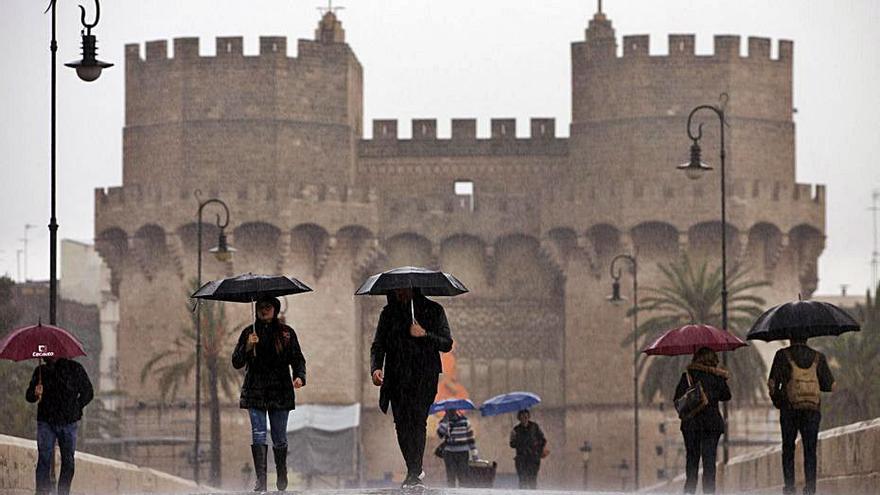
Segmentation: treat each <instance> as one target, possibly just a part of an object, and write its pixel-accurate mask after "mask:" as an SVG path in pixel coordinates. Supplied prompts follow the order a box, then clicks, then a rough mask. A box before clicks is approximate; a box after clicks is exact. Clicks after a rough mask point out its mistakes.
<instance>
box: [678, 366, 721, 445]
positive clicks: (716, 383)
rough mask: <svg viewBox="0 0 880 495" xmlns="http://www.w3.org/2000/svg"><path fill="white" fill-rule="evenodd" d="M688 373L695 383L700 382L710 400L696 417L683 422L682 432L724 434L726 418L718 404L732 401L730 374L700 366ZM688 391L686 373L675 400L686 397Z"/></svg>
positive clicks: (683, 375) (692, 367) (691, 368)
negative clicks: (728, 378)
mask: <svg viewBox="0 0 880 495" xmlns="http://www.w3.org/2000/svg"><path fill="white" fill-rule="evenodd" d="M688 373H690V375H691V380H693V383H696V382H700V383H701V384H702V385H703V391H704V392H706V397H707V398H708V399H709V404H708V405H707V406H706V407H705V408H703V410H702V411H700V412H699V413H698V414H697V415H696V416H694V417H692V418H688V419H685V420H682V422H681V430H682V431H705V432H723V431H724V418H722V417H721V412H720V411H719V410H718V403H719V402H725V401H729V400H730V397H731V396H730V387H728V386H727V377H728V374H727V372H726V371H723V370H721V369H719V368H711V367H709V366H702V365H698V364H691V365H689V366H688ZM687 389H688V380H687V375H686V374H685V373H682V374H681V380H679V381H678V387H676V388H675V400H678V398H679V397H681V396H682V395H684V393H685V392H686V391H687Z"/></svg>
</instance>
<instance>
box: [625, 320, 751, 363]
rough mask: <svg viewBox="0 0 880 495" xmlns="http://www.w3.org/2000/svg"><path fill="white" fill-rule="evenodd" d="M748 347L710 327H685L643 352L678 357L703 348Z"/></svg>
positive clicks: (727, 334) (657, 341)
mask: <svg viewBox="0 0 880 495" xmlns="http://www.w3.org/2000/svg"><path fill="white" fill-rule="evenodd" d="M747 345H749V344H747V343H745V342H743V341H742V340H740V339H739V337H737V336H736V335H734V334H732V333H730V332H725V331H724V330H719V329H717V328H715V327H713V326H710V325H685V326H683V327H681V328H673V329H672V330H669V331H667V332H666V333H664V334H663V335H661V336H660V338H659V339H657V340H655V341H654V343H653V344H651V345H650V346H648V348H647V349H645V350H644V351H642V352H644V353H645V354H648V355H651V356H678V355H681V354H693V353H695V352H697V350H698V349H699V348H701V347H708V348H709V349H712V350H713V351H715V352H722V351H732V350H734V349H739V348H740V347H745V346H747Z"/></svg>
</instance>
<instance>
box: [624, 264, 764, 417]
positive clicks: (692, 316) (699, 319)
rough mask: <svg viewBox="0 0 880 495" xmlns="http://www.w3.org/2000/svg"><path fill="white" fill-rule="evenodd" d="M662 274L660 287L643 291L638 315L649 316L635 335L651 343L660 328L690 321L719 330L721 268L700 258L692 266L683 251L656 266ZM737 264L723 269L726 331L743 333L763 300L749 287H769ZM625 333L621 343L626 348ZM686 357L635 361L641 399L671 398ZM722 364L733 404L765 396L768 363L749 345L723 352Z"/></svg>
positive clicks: (761, 306)
mask: <svg viewBox="0 0 880 495" xmlns="http://www.w3.org/2000/svg"><path fill="white" fill-rule="evenodd" d="M658 267H659V268H660V271H661V272H662V274H663V278H664V280H663V283H662V285H661V286H659V287H649V288H647V289H645V292H647V294H648V296H647V297H645V298H643V299H642V300H641V303H640V305H639V307H638V311H639V313H640V314H646V315H650V316H649V317H648V319H647V320H646V321H645V322H644V323H642V324H640V325H639V327H638V329H637V333H638V336H637V338H638V339H639V340H640V341H642V342H645V343H646V344H647V343H650V342H653V341H654V340H656V339H657V338H659V337H660V335H662V334H663V332H665V331H667V330H669V329H671V328H676V327H680V326H683V325H688V324H693V323H704V324H707V325H712V326H715V327H718V328H721V269H720V268H717V269H714V270H711V271H710V270H709V268H708V264H707V263H706V262H705V261H704V262H703V263H701V264H700V265H699V266H696V267H695V266H694V265H693V264H692V263H691V260H690V258H689V257H688V256H687V255H684V256H682V257H681V258H680V259H679V260H677V261H674V262H671V263H668V264H663V263H660V264H658ZM747 275H748V272H747V271H746V270H743V269H742V267H741V266H738V265H737V266H734V267H733V268H731V269H730V270H729V271H728V274H727V285H728V310H727V312H728V324H729V325H728V326H729V329H730V331H732V332H734V333H735V334H737V335H738V336H739V337H743V335H742V334H743V332H744V330H747V329H748V328H749V326H750V325H751V324H752V322H753V321H754V320H755V318H756V317H757V316H758V315H760V314H761V313H762V312H763V306H764V303H765V302H764V299H762V298H761V297H758V296H756V295H754V294H752V293H751V291H753V290H754V289H757V288H759V287H765V286H767V285H769V284H768V283H767V282H758V281H754V280H750V279H749V278H748V277H747ZM634 337H636V336H634V335H632V334H630V335H629V336H628V337H627V338H626V339H625V341H624V343H623V345H624V346H631V345H632V339H633V338H634ZM689 361H690V356H676V357H656V358H653V359H644V360H642V361H641V362H640V366H639V374H640V375H643V376H644V377H645V378H644V380H643V381H642V390H641V392H642V397H644V398H645V399H646V400H648V401H652V400H654V399H655V398H659V399H661V400H663V401H664V402H666V403H669V402H671V401H672V398H673V395H674V393H675V386H676V384H677V383H678V380H679V378H680V376H681V372H682V370H683V369H684V368H685V366H687V364H688V362H689ZM727 364H728V366H729V368H730V372H731V376H732V379H731V381H730V385H731V392H732V393H733V397H734V400H735V401H736V402H737V403H747V404H748V403H755V402H756V401H758V400H759V399H760V398H761V397H763V396H764V392H763V390H764V388H765V380H766V372H767V367H766V365H765V364H764V361H763V359H761V356H760V354H758V352H757V351H756V350H755V348H754V347H751V346H750V347H746V348H743V349H740V350H737V351H736V352H733V353H731V355H730V356H728V361H727Z"/></svg>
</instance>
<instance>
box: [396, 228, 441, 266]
mask: <svg viewBox="0 0 880 495" xmlns="http://www.w3.org/2000/svg"><path fill="white" fill-rule="evenodd" d="M384 246H385V253H386V256H385V267H384V268H383V270H387V269H391V268H396V267H398V266H407V265H413V266H422V267H425V268H437V265H438V261H439V260H438V259H437V256H436V253H435V252H434V246H433V244H432V243H431V241H430V240H428V238H427V237H425V236H423V235H421V234H416V233H414V232H404V233H401V234H397V235H395V236H393V237H391V238H389V239H387V240H385V242H384Z"/></svg>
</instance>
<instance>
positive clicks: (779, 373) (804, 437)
mask: <svg viewBox="0 0 880 495" xmlns="http://www.w3.org/2000/svg"><path fill="white" fill-rule="evenodd" d="M767 388H768V389H769V392H770V398H771V400H772V401H773V404H774V405H775V406H776V407H777V408H779V425H780V427H781V429H782V476H783V479H784V482H785V485H784V487H783V493H785V494H793V493H794V492H795V479H794V443H795V439H797V435H798V433H800V434H801V441H802V442H803V444H804V478H805V479H806V480H805V484H804V495H813V494H814V493H816V444H817V443H818V436H819V423H820V422H821V421H822V413H821V412H820V410H819V406H820V398H819V396H820V392H831V391H832V390H833V389H834V376H833V375H832V374H831V369H830V368H829V367H828V361H827V360H826V359H825V356H824V355H822V353H821V352H818V351H816V350H813V349H811V348H810V347H808V346H807V339H796V340H791V345H790V346H789V347H786V348H785V349H780V350H779V351H777V352H776V356H774V358H773V365H772V366H771V368H770V379H769V380H767Z"/></svg>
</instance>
